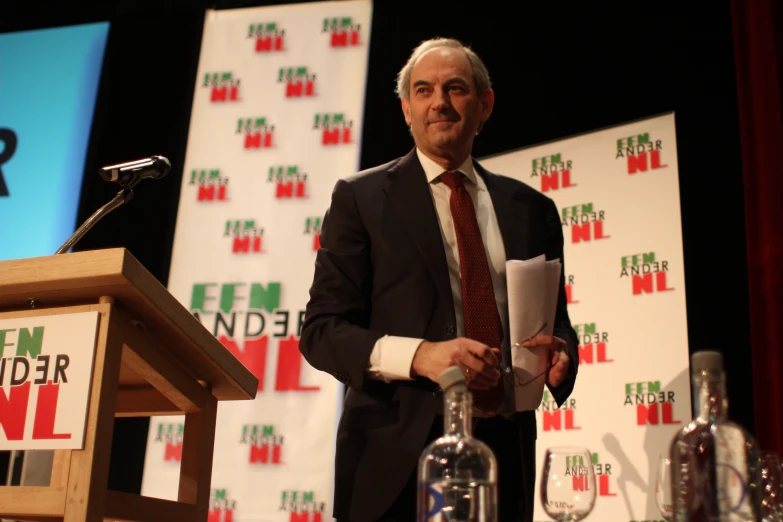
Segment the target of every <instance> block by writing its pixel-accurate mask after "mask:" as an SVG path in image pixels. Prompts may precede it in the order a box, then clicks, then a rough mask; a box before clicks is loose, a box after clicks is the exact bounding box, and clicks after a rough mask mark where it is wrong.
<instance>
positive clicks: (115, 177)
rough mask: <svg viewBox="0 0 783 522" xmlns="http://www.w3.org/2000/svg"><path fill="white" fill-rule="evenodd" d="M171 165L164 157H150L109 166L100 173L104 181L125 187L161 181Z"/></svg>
mask: <svg viewBox="0 0 783 522" xmlns="http://www.w3.org/2000/svg"><path fill="white" fill-rule="evenodd" d="M170 170H171V163H169V160H167V159H166V158H164V157H163V156H150V157H149V158H144V159H140V160H136V161H129V162H127V163H119V164H117V165H108V166H106V167H103V168H101V170H99V171H98V172H99V173H100V175H101V177H102V178H103V179H104V181H114V182H116V183H119V184H120V185H125V184H128V183H132V182H133V181H135V182H136V183H138V182H139V181H141V180H143V179H160V178H162V177H164V176H165V175H166V174H168V173H169V171H170Z"/></svg>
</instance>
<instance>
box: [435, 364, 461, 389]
mask: <svg viewBox="0 0 783 522" xmlns="http://www.w3.org/2000/svg"><path fill="white" fill-rule="evenodd" d="M438 384H440V389H441V390H443V391H446V390H448V389H449V388H451V387H452V386H454V385H456V384H465V376H464V375H463V374H462V370H461V369H460V367H459V366H449V367H448V368H446V369H445V370H443V371H442V372H441V373H440V375H438Z"/></svg>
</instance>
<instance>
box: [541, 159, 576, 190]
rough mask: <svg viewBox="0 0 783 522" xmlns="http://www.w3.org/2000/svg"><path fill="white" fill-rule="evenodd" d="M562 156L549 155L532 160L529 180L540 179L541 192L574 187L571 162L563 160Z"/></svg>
mask: <svg viewBox="0 0 783 522" xmlns="http://www.w3.org/2000/svg"><path fill="white" fill-rule="evenodd" d="M562 158H563V155H562V154H551V155H549V156H543V157H541V158H534V159H533V169H532V173H531V174H530V177H531V178H541V192H549V191H550V190H560V189H567V188H571V187H575V186H576V183H574V182H573V181H572V179H571V169H573V162H572V161H571V160H563V159H562Z"/></svg>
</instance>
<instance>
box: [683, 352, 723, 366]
mask: <svg viewBox="0 0 783 522" xmlns="http://www.w3.org/2000/svg"><path fill="white" fill-rule="evenodd" d="M691 370H692V371H705V370H706V371H723V354H722V353H720V352H715V351H712V350H704V351H700V352H695V353H693V354H692V355H691Z"/></svg>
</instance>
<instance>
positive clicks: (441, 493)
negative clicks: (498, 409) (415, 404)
mask: <svg viewBox="0 0 783 522" xmlns="http://www.w3.org/2000/svg"><path fill="white" fill-rule="evenodd" d="M438 383H439V384H440V387H441V389H442V390H443V401H444V404H443V424H444V425H443V436H442V437H440V438H439V439H437V440H436V441H434V442H433V443H432V444H430V445H429V446H427V447H426V448H424V451H423V452H422V454H421V458H420V459H419V472H418V502H417V504H418V507H417V511H418V521H419V522H425V521H426V522H497V520H498V511H497V510H498V501H497V461H496V460H495V455H494V454H493V453H492V450H490V449H489V447H488V446H487V445H486V444H484V443H483V442H481V441H480V440H478V439H475V438H473V436H472V434H471V430H472V425H471V424H472V423H471V406H472V396H471V394H470V392H469V391H468V389H467V386H465V377H464V376H463V375H462V370H461V369H460V368H458V367H457V366H452V367H450V368H448V369H446V370H445V371H444V372H443V373H441V374H440V375H439V376H438Z"/></svg>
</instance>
